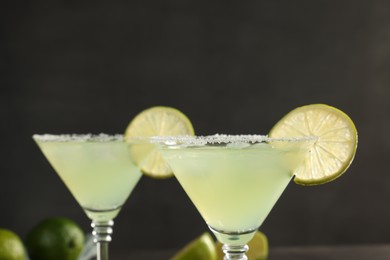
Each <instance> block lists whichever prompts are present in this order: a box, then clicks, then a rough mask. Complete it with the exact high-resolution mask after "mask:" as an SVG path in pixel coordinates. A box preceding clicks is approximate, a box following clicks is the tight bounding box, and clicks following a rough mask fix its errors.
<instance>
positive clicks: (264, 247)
mask: <svg viewBox="0 0 390 260" xmlns="http://www.w3.org/2000/svg"><path fill="white" fill-rule="evenodd" d="M215 246H216V248H217V259H218V260H223V257H224V254H223V252H222V243H220V242H217V243H216V245H215ZM248 247H249V250H248V251H247V252H246V256H247V257H248V260H266V259H267V257H268V239H267V237H266V235H265V234H264V233H262V232H260V231H256V233H255V235H254V236H253V238H252V240H251V241H249V243H248Z"/></svg>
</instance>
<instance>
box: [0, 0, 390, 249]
mask: <svg viewBox="0 0 390 260" xmlns="http://www.w3.org/2000/svg"><path fill="white" fill-rule="evenodd" d="M389 10H390V2H389V1H385V0H382V1H381V0H373V1H368V0H367V1H364V0H356V1H311V0H298V1H287V0H285V1H282V0H272V1H269V0H267V1H265V0H261V1H199V0H198V1H191V0H184V1H176V0H165V1H161V0H160V1H147V0H145V1H111V2H104V1H71V0H68V1H60V0H57V1H53V0H51V1H44V0H41V1H32V0H31V1H12V4H8V6H7V4H4V3H2V7H0V26H1V27H0V30H1V31H0V32H1V34H0V37H1V38H0V85H1V96H0V107H1V109H0V113H1V114H0V116H1V117H0V119H1V122H2V123H1V142H0V143H1V145H0V155H1V163H0V172H1V180H0V183H1V188H0V198H1V214H0V223H1V224H0V225H1V226H2V227H6V228H10V229H13V230H14V231H16V232H17V233H18V234H20V235H21V236H22V237H24V236H25V234H26V233H27V231H28V230H29V229H30V228H31V227H32V226H33V225H35V224H36V223H37V222H38V221H39V220H41V219H43V218H46V217H49V216H66V217H69V218H72V219H74V220H75V221H77V222H78V223H79V224H80V225H81V226H82V227H83V229H84V230H85V231H86V232H89V231H90V228H89V220H88V219H87V218H86V216H85V215H84V213H83V212H82V210H81V209H80V207H79V206H78V204H77V203H76V202H75V200H74V199H73V198H72V196H71V195H70V193H69V192H68V191H67V189H66V188H65V186H64V185H63V184H62V183H61V181H60V179H59V178H58V177H57V175H56V174H55V172H54V171H53V170H52V168H51V167H50V166H49V164H48V163H47V161H46V160H45V158H44V157H43V155H42V154H41V153H40V151H39V149H38V147H37V146H36V145H35V143H34V142H33V141H32V139H31V136H32V134H34V133H54V134H60V133H89V132H91V133H100V132H105V133H122V132H123V131H124V129H125V128H126V126H127V124H128V123H129V121H130V120H131V119H132V117H133V116H135V115H136V114H137V113H138V112H140V111H141V110H143V109H145V108H148V107H150V106H153V105H167V106H173V107H176V108H178V109H180V110H182V111H183V112H184V113H186V114H187V115H188V117H189V118H191V120H192V122H193V124H194V126H195V130H196V132H197V133H198V134H213V133H217V132H218V133H232V134H237V133H251V134H255V133H262V134H266V133H267V132H268V131H269V129H270V128H271V127H272V126H273V124H274V123H275V122H277V121H278V120H279V119H280V118H281V117H282V116H283V115H284V114H285V113H287V112H288V111H290V110H291V109H293V108H295V107H297V106H300V105H305V104H310V103H327V104H330V105H333V106H336V107H338V108H340V109H342V110H344V111H345V112H346V113H347V114H349V115H350V116H351V118H352V119H353V120H354V122H355V123H356V126H357V129H358V131H359V137H360V139H359V149H358V152H357V154H356V158H355V161H354V163H353V165H352V166H351V168H350V169H349V171H348V172H347V173H346V174H345V175H344V176H343V177H342V178H340V179H338V180H337V181H335V182H332V183H329V184H327V185H324V186H319V187H301V186H298V185H295V184H293V183H292V184H291V185H290V186H289V187H288V188H287V190H286V192H285V193H284V195H283V196H282V198H281V199H280V201H279V203H278V204H277V206H276V207H275V208H274V209H273V211H272V213H271V214H270V216H269V218H268V219H267V220H266V222H265V223H264V225H263V226H262V227H261V230H263V231H264V232H265V233H266V234H267V235H268V237H269V239H270V244H271V246H282V245H312V244H355V243H388V242H390V221H389V219H390V207H389V203H388V200H389V197H390V190H389V186H390V175H389V174H388V168H389V147H390V137H389V133H390V124H389V117H388V113H389V112H390V110H389V101H388V100H389V98H390V76H389V75H390V30H389V28H390V11H389ZM206 230H207V228H206V225H205V224H204V222H203V220H202V219H201V217H200V216H199V214H198V213H197V211H196V210H195V208H194V207H193V206H192V204H191V202H190V201H189V199H188V198H187V197H186V194H185V193H184V192H183V191H182V189H181V188H180V186H179V185H178V183H177V181H176V180H175V179H173V178H172V179H168V180H153V179H150V178H147V177H143V178H142V180H141V181H140V183H139V185H138V186H137V187H136V189H135V190H134V192H133V194H132V196H131V197H130V199H129V200H128V202H127V203H126V205H125V206H124V208H123V210H122V212H121V214H120V215H119V216H118V218H117V219H116V222H115V229H114V240H113V243H112V245H111V247H112V248H113V250H120V249H125V248H130V249H134V250H136V249H150V248H178V247H180V246H182V245H183V244H184V243H186V242H187V241H189V240H191V239H192V238H194V237H195V236H197V235H200V234H201V233H202V232H204V231H206Z"/></svg>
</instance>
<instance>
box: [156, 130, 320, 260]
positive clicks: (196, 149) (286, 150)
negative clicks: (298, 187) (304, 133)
mask: <svg viewBox="0 0 390 260" xmlns="http://www.w3.org/2000/svg"><path fill="white" fill-rule="evenodd" d="M314 140H316V138H314V137H305V138H286V139H271V138H268V137H266V136H253V135H249V136H244V135H240V136H231V135H214V136H205V137H188V136H183V137H154V138H153V139H152V142H154V143H157V144H158V146H159V149H160V151H161V153H162V155H163V157H164V159H165V160H166V161H167V163H168V164H169V165H170V167H171V169H172V171H173V172H174V174H175V176H176V178H177V180H178V181H179V183H180V184H181V186H182V187H183V189H184V190H185V192H186V193H187V195H188V196H189V197H190V199H191V200H192V202H193V203H194V205H195V206H196V208H197V209H198V211H199V212H200V214H201V215H202V217H203V218H204V220H205V221H206V223H207V225H208V227H209V228H210V230H211V231H212V232H213V233H214V235H215V236H216V237H217V239H218V240H219V241H220V242H221V243H222V244H223V246H222V250H223V252H224V254H225V258H224V259H225V260H229V259H247V256H246V255H245V253H246V251H247V250H248V246H247V243H248V242H249V241H250V240H251V239H252V237H253V235H254V234H255V232H256V230H257V229H258V228H259V227H260V225H261V224H262V223H263V221H264V220H265V218H266V217H267V215H268V214H269V212H270V211H271V209H272V207H273V206H274V205H275V203H276V201H277V200H278V198H279V197H280V196H281V194H282V193H283V191H284V189H285V188H286V186H287V185H288V183H289V182H290V180H291V179H292V177H293V172H294V168H296V167H297V166H298V165H299V163H300V162H301V161H302V160H303V159H304V157H305V155H306V153H307V152H308V151H309V147H310V144H312V143H313V142H314Z"/></svg>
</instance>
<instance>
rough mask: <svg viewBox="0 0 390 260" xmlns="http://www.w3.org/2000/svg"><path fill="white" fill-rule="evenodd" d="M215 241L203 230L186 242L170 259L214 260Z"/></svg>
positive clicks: (215, 255) (215, 254)
mask: <svg viewBox="0 0 390 260" xmlns="http://www.w3.org/2000/svg"><path fill="white" fill-rule="evenodd" d="M216 259H217V252H216V250H215V243H214V240H213V238H212V237H211V235H210V233H208V232H205V233H203V234H202V235H201V236H199V237H198V238H196V239H195V240H193V241H191V242H190V243H189V244H187V245H186V246H185V247H184V248H183V249H182V250H180V251H179V252H178V253H177V254H176V255H174V256H173V257H172V258H171V260H216Z"/></svg>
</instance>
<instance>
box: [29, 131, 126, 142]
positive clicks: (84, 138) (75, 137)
mask: <svg viewBox="0 0 390 260" xmlns="http://www.w3.org/2000/svg"><path fill="white" fill-rule="evenodd" d="M33 139H34V140H36V141H39V142H123V141H124V137H123V135H120V134H114V135H109V134H104V133H100V134H60V135H54V134H35V135H33Z"/></svg>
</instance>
